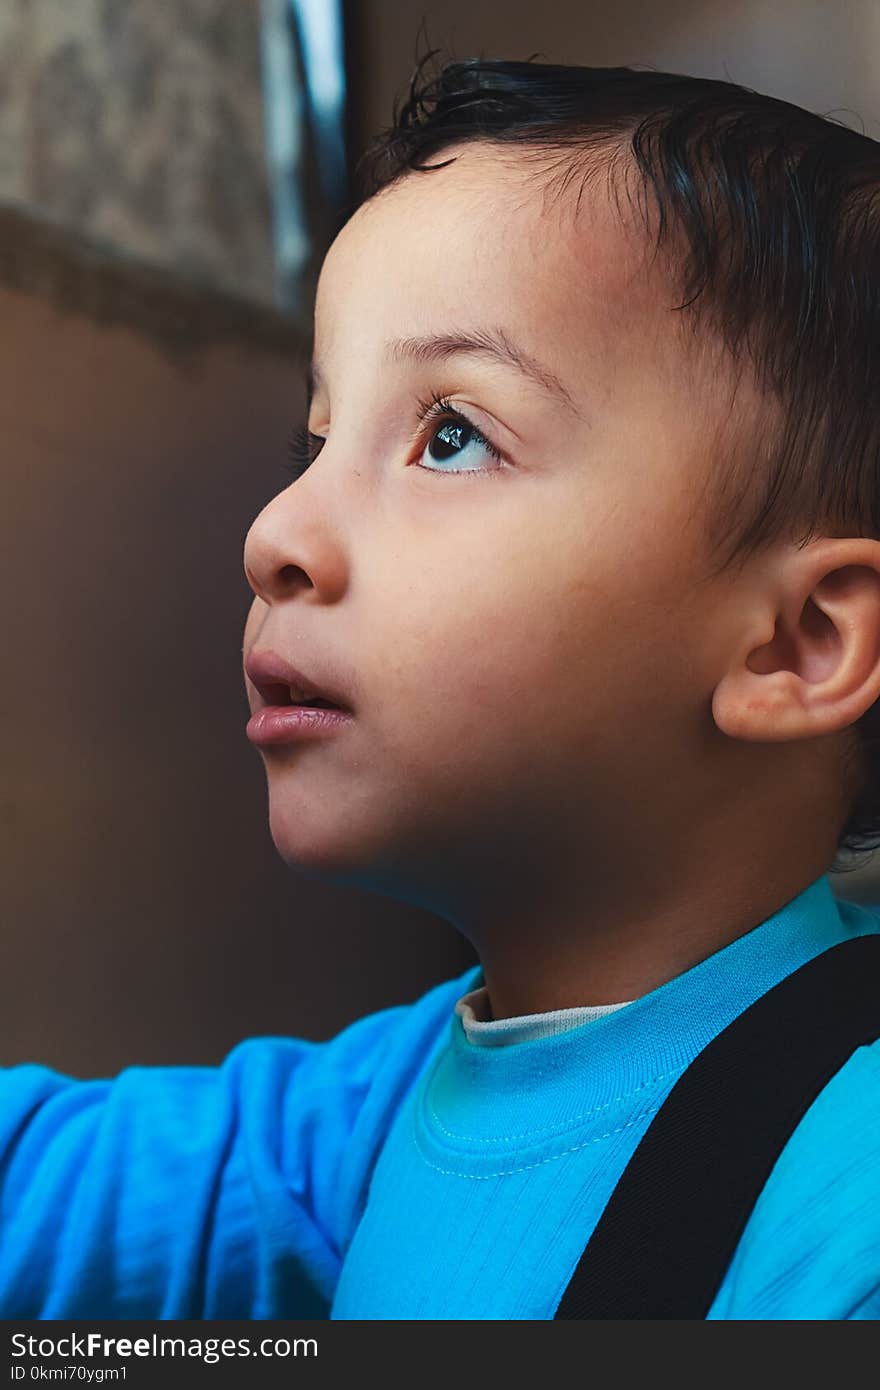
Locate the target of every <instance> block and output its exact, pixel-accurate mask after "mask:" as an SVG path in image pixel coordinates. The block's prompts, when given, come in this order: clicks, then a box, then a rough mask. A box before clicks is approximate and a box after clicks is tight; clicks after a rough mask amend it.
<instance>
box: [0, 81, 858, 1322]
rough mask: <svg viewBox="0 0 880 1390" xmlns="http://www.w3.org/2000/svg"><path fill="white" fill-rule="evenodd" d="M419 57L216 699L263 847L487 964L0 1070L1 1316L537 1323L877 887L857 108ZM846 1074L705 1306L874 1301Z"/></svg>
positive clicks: (852, 1064) (316, 368) (723, 1314)
mask: <svg viewBox="0 0 880 1390" xmlns="http://www.w3.org/2000/svg"><path fill="white" fill-rule="evenodd" d="M428 56H430V55H428ZM423 61H424V60H423ZM420 68H421V65H420V66H419V69H417V75H416V77H414V80H413V85H412V90H411V93H410V100H409V102H408V103H407V104H406V105H405V107H404V109H403V111H402V112H401V113H399V114H398V113H395V122H396V129H395V130H394V131H391V132H386V133H385V134H384V135H383V136H382V137H381V138H380V140H379V141H378V142H377V144H376V146H375V147H374V148H373V149H372V150H371V151H370V152H368V156H367V157H366V159H365V161H364V166H365V168H366V173H367V197H366V199H365V201H364V202H363V203H362V205H361V206H360V207H359V208H358V209H357V211H356V212H355V213H354V215H353V216H352V217H351V218H350V219H349V221H348V222H347V223H346V225H345V226H344V227H343V229H342V231H341V232H340V234H339V235H338V237H337V238H336V241H335V242H334V244H333V246H332V247H331V249H330V251H329V253H328V255H327V258H326V260H325V262H324V266H323V269H322V273H321V279H320V284H319V287H318V292H317V300H316V310H315V354H314V362H313V365H312V369H311V374H310V401H309V411H310V418H309V434H308V437H307V444H308V458H307V460H305V461H304V462H308V461H309V460H311V466H310V467H309V468H308V471H307V472H306V471H305V470H304V469H301V470H300V471H301V472H302V474H303V476H302V477H301V478H300V479H299V481H297V482H296V483H295V484H294V485H292V486H291V487H288V488H287V489H285V490H284V491H283V492H282V493H281V494H280V495H279V496H277V497H276V498H274V499H273V500H272V501H271V502H270V503H269V504H268V506H267V507H266V508H265V509H264V510H263V511H262V512H261V514H260V515H259V516H258V517H257V519H256V520H255V521H254V523H253V525H252V527H251V529H250V532H249V533H248V536H247V540H246V544H245V555H244V561H245V571H246V574H247V578H248V581H249V583H250V584H251V586H252V588H253V590H254V593H255V599H254V603H253V606H252V609H251V612H250V614H249V618H248V622H247V626H246V630H245V636H244V663H245V682H246V690H247V695H248V700H249V704H250V708H251V719H250V722H249V724H248V729H247V731H248V735H249V737H250V738H251V739H252V741H253V743H254V745H255V747H256V748H257V749H258V751H259V755H260V756H261V758H262V759H263V763H264V766H265V771H266V778H267V785H268V795H269V820H270V828H271V833H272V837H273V840H274V842H275V845H276V847H277V848H278V851H279V853H280V854H281V855H282V856H283V858H284V859H285V861H286V862H287V863H289V864H290V865H291V866H293V867H294V868H296V869H297V870H298V871H300V872H302V873H304V874H307V875H308V874H312V875H315V876H319V877H323V878H326V879H328V880H332V881H335V882H341V883H352V884H356V885H359V886H362V887H368V888H372V889H375V890H376V891H377V892H380V893H386V894H389V895H391V896H395V897H400V898H402V899H405V900H407V901H410V902H413V903H416V904H420V905H423V906H425V907H426V908H428V909H430V910H431V911H433V912H436V913H438V914H439V915H441V916H443V917H446V918H447V919H448V920H450V921H451V922H453V923H455V925H456V926H457V927H458V928H459V929H460V930H461V931H463V932H464V933H465V934H466V935H467V936H468V937H469V939H470V940H471V941H472V942H473V944H474V946H475V948H476V950H477V951H478V954H479V958H480V965H479V966H478V967H476V968H473V969H470V970H468V971H466V972H465V973H464V974H463V975H462V976H460V977H459V978H457V979H454V980H450V981H446V982H444V983H443V984H441V985H438V986H437V987H436V988H434V989H432V990H430V991H428V993H427V994H425V995H424V996H423V997H422V998H421V999H419V1000H417V1001H415V1002H414V1003H412V1004H410V1005H402V1006H397V1007H394V1008H390V1009H384V1010H382V1011H381V1012H378V1013H375V1014H372V1015H369V1016H367V1017H365V1018H362V1019H360V1020H358V1021H356V1022H355V1023H353V1024H352V1025H351V1026H350V1027H348V1028H346V1029H345V1030H343V1031H342V1032H341V1033H340V1034H338V1035H337V1036H336V1037H335V1038H333V1039H331V1040H330V1041H328V1042H323V1043H314V1042H309V1041H306V1040H302V1039H289V1038H255V1039H249V1040H246V1041H244V1042H242V1043H241V1044H239V1045H238V1046H237V1047H236V1048H234V1049H233V1051H232V1052H231V1053H230V1054H229V1056H228V1057H227V1058H226V1059H225V1061H224V1063H223V1064H222V1066H221V1067H219V1068H216V1069H213V1068H193V1067H189V1068H183V1067H181V1068H170V1069H169V1068H149V1069H143V1068H127V1069H126V1070H124V1071H123V1072H121V1073H120V1074H119V1076H117V1077H116V1078H114V1079H112V1080H99V1081H74V1080H72V1079H71V1078H69V1077H64V1076H61V1075H59V1074H57V1073H55V1072H53V1071H51V1070H49V1069H47V1068H45V1067H42V1066H36V1065H35V1066H25V1067H17V1068H12V1069H10V1070H8V1071H7V1073H6V1075H5V1080H4V1086H5V1093H4V1097H3V1106H2V1115H3V1117H4V1129H5V1143H4V1148H3V1152H4V1155H5V1158H4V1167H3V1174H4V1178H3V1188H2V1192H3V1212H4V1217H3V1220H4V1242H3V1248H2V1252H0V1253H2V1259H0V1291H2V1312H3V1314H4V1315H5V1316H6V1317H44V1318H59V1317H67V1318H85V1317H98V1316H104V1317H160V1318H170V1317H177V1318H268V1317H335V1318H420V1319H433V1318H478V1319H483V1318H552V1317H553V1316H554V1312H555V1310H556V1308H557V1306H558V1304H559V1300H560V1297H561V1295H562V1293H563V1291H564V1289H565V1288H566V1285H567V1283H568V1281H569V1279H570V1278H571V1275H572V1271H573V1269H574V1267H575V1265H576V1264H577V1261H578V1259H579V1257H580V1254H581V1252H582V1250H583V1248H584V1245H585V1243H586V1242H587V1240H588V1238H589V1236H590V1234H591V1231H592V1230H593V1229H594V1228H595V1226H596V1223H597V1221H598V1220H599V1218H600V1216H601V1214H602V1212H603V1209H604V1208H605V1206H606V1204H607V1202H608V1199H609V1197H610V1194H611V1193H612V1190H613V1189H614V1187H615V1184H616V1183H617V1181H618V1179H619V1178H620V1175H621V1173H622V1172H623V1171H624V1169H625V1168H626V1165H627V1163H628V1162H629V1159H630V1158H631V1156H632V1155H633V1153H634V1152H635V1151H636V1149H637V1146H638V1145H639V1142H640V1140H641V1139H642V1138H643V1136H644V1135H645V1133H646V1131H647V1129H648V1127H649V1125H650V1124H651V1121H652V1119H653V1117H654V1116H655V1115H656V1114H657V1113H658V1112H659V1111H660V1109H661V1107H662V1105H663V1102H664V1100H665V1098H666V1097H667V1096H668V1094H669V1092H670V1090H671V1088H672V1087H673V1085H674V1084H675V1083H676V1081H677V1080H678V1079H679V1078H680V1077H681V1076H682V1075H683V1073H684V1072H685V1070H686V1069H687V1068H688V1066H689V1064H690V1063H691V1062H692V1061H693V1060H694V1058H696V1057H697V1056H698V1054H699V1053H700V1052H701V1050H702V1049H703V1048H704V1047H705V1046H706V1045H707V1044H708V1043H710V1042H711V1040H712V1039H713V1038H714V1037H716V1036H717V1035H718V1033H719V1032H720V1031H721V1030H722V1029H724V1028H725V1027H726V1026H727V1025H728V1024H729V1023H731V1021H732V1020H734V1019H736V1018H737V1016H738V1015H740V1014H741V1013H742V1011H744V1010H745V1009H746V1008H747V1007H748V1006H749V1005H751V1004H752V1003H753V1002H754V1001H755V1000H757V999H759V998H760V997H761V996H762V995H763V994H764V993H765V992H766V991H768V990H769V989H771V988H772V987H773V986H774V985H776V984H777V983H778V982H780V981H782V980H784V979H785V978H786V977H787V976H788V975H789V974H791V972H793V971H794V970H796V969H797V968H798V967H799V966H801V965H803V964H804V963H805V962H807V961H809V960H811V959H813V958H815V957H817V956H818V955H819V954H820V953H822V952H824V951H826V950H827V949H829V948H830V947H832V946H834V945H835V944H837V943H839V942H843V941H846V940H847V939H849V938H851V937H856V936H860V935H867V934H876V933H877V932H878V929H880V919H878V917H877V916H876V915H874V914H873V913H871V912H869V911H867V910H866V909H863V908H858V907H856V906H855V905H853V904H847V903H843V902H836V901H835V899H834V898H833V896H832V893H831V887H830V883H829V880H828V877H827V871H828V870H829V868H830V867H831V866H832V861H833V860H834V858H835V854H836V852H837V851H838V850H840V849H841V848H842V847H844V846H858V845H859V844H864V843H865V842H866V841H867V840H868V839H870V837H871V836H872V835H876V832H877V828H878V824H880V806H878V792H877V778H876V771H877V718H876V716H877V710H878V703H877V702H878V700H880V539H878V536H880V515H878V492H880V489H878V481H880V479H878V435H877V428H878V427H877V416H876V400H877V384H878V381H877V378H878V371H880V368H878V356H877V327H878V324H877V318H878V303H880V299H878V294H877V285H878V271H880V235H878V227H880V210H878V192H877V190H878V187H880V159H878V154H880V150H878V146H877V145H876V144H875V143H874V142H872V141H870V140H868V139H866V138H865V137H863V136H860V135H857V134H855V133H853V132H851V131H848V130H846V129H844V128H843V127H838V126H836V125H834V124H833V123H831V122H826V121H823V120H821V119H820V118H818V117H815V116H811V115H809V114H808V113H806V112H802V111H800V110H798V109H797V108H795V107H792V106H789V105H787V104H786V103H782V102H777V101H774V100H772V99H770V98H767V97H761V96H757V95H755V94H752V93H749V92H746V91H744V90H743V89H741V88H738V87H734V86H732V85H730V84H726V83H719V82H710V81H702V80H698V79H693V78H686V77H677V76H673V75H669V74H663V73H651V72H649V73H638V72H633V71H630V70H627V69H616V70H601V69H584V68H558V67H552V66H543V65H534V64H531V63H506V62H478V61H471V62H464V63H453V64H449V65H447V66H446V67H445V68H444V69H443V70H442V71H441V73H440V74H439V77H438V78H437V79H436V81H435V82H434V83H429V84H427V85H425V86H422V87H421V88H418V87H417V79H418V74H419V73H420ZM429 108H430V109H429ZM428 153H430V154H431V155H432V159H431V161H430V162H431V163H433V164H434V165H435V166H437V167H434V168H432V169H431V170H430V172H420V171H418V170H417V169H416V168H414V167H412V165H413V164H414V163H417V162H419V161H422V162H424V156H425V155H427V154H428ZM315 700H320V701H321V702H322V703H324V704H325V705H327V704H329V705H331V706H333V707H334V708H331V709H323V710H322V709H316V708H309V707H308V705H309V703H313V702H314V701H315ZM829 1004H831V1005H834V1004H835V1001H833V1000H830V1001H829ZM837 1006H838V1007H839V1006H840V1005H839V1002H838V1005H837ZM780 1046H784V1039H780ZM768 1065H770V1066H772V1058H769V1059H768ZM878 1079H880V1043H878V1044H876V1045H875V1046H867V1047H861V1048H859V1049H857V1051H856V1052H855V1053H854V1054H853V1055H852V1056H851V1057H850V1058H849V1060H848V1061H847V1062H846V1064H845V1065H844V1066H843V1067H842V1068H841V1069H840V1071H839V1072H838V1073H837V1074H836V1075H835V1076H834V1077H833V1079H832V1080H831V1082H830V1083H829V1084H828V1085H827V1086H826V1087H825V1088H824V1089H823V1090H822V1092H821V1094H820V1096H819V1097H818V1099H817V1100H816V1101H815V1103H814V1104H813V1105H811V1106H810V1108H809V1110H808V1111H807V1113H806V1114H805V1116H804V1117H803V1119H802V1121H801V1122H800V1123H799V1124H798V1125H797V1127H796V1128H795V1130H794V1132H793V1134H792V1135H791V1138H790V1139H789V1141H788V1142H787V1144H786V1146H785V1148H784V1150H783V1152H782V1154H781V1155H780V1158H779V1161H778V1163H777V1164H776V1166H775V1167H774V1170H773V1172H772V1174H771V1176H770V1178H769V1181H768V1182H767V1184H766V1186H765V1188H764V1190H763V1191H762V1192H761V1195H760V1198H759V1200H758V1202H757V1204H756V1205H755V1208H754V1211H753V1212H752V1215H751V1217H750V1219H749V1222H748V1224H747V1226H746V1229H745V1231H744V1233H743V1236H742V1239H741V1240H740V1242H739V1244H738V1245H737V1248H736V1252H735V1254H734V1257H733V1259H732V1261H731V1263H730V1266H729V1268H728V1270H727V1272H726V1274H725V1277H724V1279H723V1281H722V1283H721V1285H720V1287H719V1288H718V1290H717V1292H716V1295H715V1297H714V1300H713V1302H712V1305H711V1308H710V1309H709V1312H708V1316H709V1317H710V1318H723V1319H752V1318H785V1319H788V1318H832V1319H843V1318H873V1317H875V1316H877V1314H878V1312H880V1258H878V1256H877V1250H878V1249H880V1209H878V1206H880V1204H878V1203H877V1201H876V1179H875V1177H874V1173H875V1171H876V1164H877V1161H878V1159H880V1105H878V1100H877V1094H878V1088H877V1081H878Z"/></svg>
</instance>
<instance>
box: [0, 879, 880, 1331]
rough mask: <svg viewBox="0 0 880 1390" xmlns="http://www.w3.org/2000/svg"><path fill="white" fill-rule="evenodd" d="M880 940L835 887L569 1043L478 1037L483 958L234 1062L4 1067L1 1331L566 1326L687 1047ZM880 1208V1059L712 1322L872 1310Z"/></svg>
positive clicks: (878, 1050) (793, 1150)
mask: <svg viewBox="0 0 880 1390" xmlns="http://www.w3.org/2000/svg"><path fill="white" fill-rule="evenodd" d="M877 931H880V915H878V914H877V913H876V912H874V911H872V910H868V909H867V908H864V907H859V906H856V905H855V904H852V903H846V902H843V901H838V900H836V899H835V898H834V896H833V894H832V890H831V885H830V882H829V879H828V877H827V875H822V876H821V877H820V878H818V879H816V880H815V881H814V882H813V883H812V884H810V885H809V886H808V887H807V888H806V889H805V890H804V891H803V892H802V893H800V894H799V895H798V896H797V897H795V898H794V899H792V900H791V901H790V902H789V903H787V904H785V905H784V906H783V907H782V908H781V909H780V910H779V911H778V912H776V913H774V915H773V916H772V917H769V918H768V919H767V920H766V921H765V922H763V923H761V924H760V925H759V926H757V927H755V928H754V929H753V930H752V931H750V932H748V933H747V934H746V935H744V936H742V937H740V938H739V939H738V940H736V941H734V942H732V943H730V944H729V945H727V946H725V947H724V948H723V949H721V950H719V951H717V952H715V953H714V954H713V955H711V956H709V957H707V958H706V959H705V960H703V961H701V962H700V963H699V964H697V965H695V966H693V967H692V968H691V969H689V970H686V971H684V972H683V973H682V974H680V975H678V976H676V977H675V978H674V979H672V980H669V981H667V983H666V984H664V985H661V986H659V987H658V988H657V989H654V990H652V991H651V992H650V993H648V994H646V995H644V996H643V997H642V998H640V999H636V1000H634V1001H633V1002H631V1003H628V1004H625V1005H623V1006H622V1007H620V1008H617V1009H615V1010H613V1011H610V1012H608V1013H606V1014H604V1015H602V1016H599V1017H594V1018H592V1019H591V1020H590V1021H588V1022H586V1023H583V1024H582V1025H581V1026H575V1027H573V1028H569V1029H567V1031H563V1032H552V1033H549V1034H541V1035H538V1036H530V1037H526V1038H524V1039H523V1040H520V1041H515V1042H510V1043H505V1044H503V1045H499V1046H480V1045H476V1044H475V1043H474V1042H473V1041H471V1040H470V1039H469V1037H468V1034H467V1032H466V1030H465V1028H464V1026H463V1023H462V1017H461V1013H460V1012H458V1013H457V1012H456V1009H455V1005H456V1003H457V1002H458V1001H459V1000H460V999H461V998H462V997H463V996H464V995H465V994H467V993H469V992H471V991H473V990H474V989H475V988H478V987H479V986H480V985H481V983H482V978H483V977H482V971H481V969H480V967H479V966H476V967H472V968H471V969H469V970H467V971H466V972H464V974H462V975H460V976H458V977H457V978H455V979H452V980H447V981H445V982H444V983H443V984H440V985H438V986H436V987H435V988H434V989H431V990H429V991H428V992H427V993H426V994H424V995H423V996H422V997H421V998H420V999H418V1000H416V1001H415V1002H414V1003H411V1004H403V1005H398V1006H395V1007H392V1008H388V1009H382V1010H380V1011H379V1012H377V1013H373V1014H369V1015H368V1016H366V1017H364V1018H361V1019H359V1020H357V1021H356V1022H355V1023H353V1024H351V1025H350V1026H349V1027H347V1028H345V1029H343V1030H342V1032H340V1033H338V1034H337V1035H336V1036H335V1037H333V1038H331V1039H329V1040H328V1041H326V1042H313V1041H309V1040H306V1039H299V1038H284V1037H257V1038H250V1039H248V1040H246V1041H244V1042H242V1043H239V1044H238V1046H237V1047H235V1048H233V1049H232V1051H231V1052H230V1053H229V1054H228V1055H227V1057H226V1058H225V1059H224V1061H223V1063H222V1064H221V1065H220V1066H218V1067H185V1066H181V1067H127V1068H125V1069H124V1070H123V1071H121V1072H120V1073H119V1074H118V1075H117V1076H115V1077H112V1078H108V1079H100V1080H77V1079H75V1078H72V1077H69V1076H65V1075H62V1074H61V1073H59V1072H57V1071H54V1070H52V1069H50V1068H48V1067H45V1066H42V1065H37V1064H25V1065H21V1066H16V1067H10V1068H7V1069H5V1070H0V1316H2V1317H4V1318H7V1319H8V1318H255V1319H259V1318H329V1317H332V1318H355V1319H360V1318H369V1319H383V1318H417V1319H439V1318H446V1319H448V1318H455V1319H459V1318H467V1319H483V1318H501V1319H509V1318H529V1319H543V1318H552V1317H553V1315H554V1312H555V1310H556V1307H557V1305H558V1303H559V1300H560V1298H561V1297H562V1294H563V1292H564V1290H565V1287H566V1285H567V1284H568V1281H569V1279H570V1278H571V1275H572V1272H573V1270H574V1268H575V1266H576V1264H577V1262H578V1260H579V1258H580V1255H581V1252H582V1250H583V1248H584V1245H585V1243H586V1241H587V1239H588V1237H589V1236H590V1234H591V1232H592V1230H593V1228H594V1227H595V1225H596V1222H597V1221H598V1219H599V1217H600V1216H601V1214H602V1210H603V1208H604V1206H605V1204H606V1202H607V1201H608V1198H609V1196H610V1194H611V1192H612V1190H613V1188H614V1186H615V1184H616V1182H617V1180H618V1178H619V1176H620V1174H621V1172H622V1171H623V1168H624V1167H625V1165H626V1163H627V1162H628V1160H629V1158H630V1156H631V1155H632V1153H633V1151H634V1150H635V1147H636V1145H637V1144H638V1142H639V1140H640V1139H641V1137H642V1135H643V1134H644V1132H645V1130H646V1128H647V1126H648V1124H649V1123H650V1120H651V1117H652V1116H653V1115H654V1114H655V1113H656V1111H657V1110H658V1108H659V1107H660V1105H661V1104H662V1103H663V1100H664V1098H665V1097H666V1095H667V1094H668V1092H669V1090H670V1089H671V1087H672V1086H673V1085H674V1083H675V1081H676V1080H677V1079H678V1077H679V1076H680V1075H681V1073H682V1072H683V1070H684V1069H685V1067H686V1066H687V1065H688V1063H689V1062H690V1061H691V1060H692V1059H693V1057H694V1056H695V1055H696V1054H697V1053H698V1052H699V1051H700V1050H701V1049H702V1048H703V1047H704V1046H705V1044H706V1043H708V1042H709V1041H710V1040H711V1039H712V1038H713V1037H714V1036H715V1034H716V1033H718V1032H719V1031H720V1030H721V1029H722V1028H723V1027H725V1026H726V1025H727V1024H728V1023H729V1022H730V1021H731V1020H732V1019H733V1018H735V1017H736V1016H737V1015H738V1014H739V1013H740V1012H741V1011H742V1010H743V1009H744V1008H746V1007H747V1006H748V1004H750V1003H751V1002H752V1001H753V1000H754V999H756V998H758V997H759V996H760V995H762V994H763V993H765V992H766V990H768V989H769V988H771V987H772V986H773V985H774V984H776V983H777V982H778V981H779V980H781V979H783V978H784V977H785V976H786V975H788V974H789V973H790V972H791V971H792V970H794V969H795V968H796V967H797V966H799V965H801V964H803V963H804V962H805V961H807V960H810V959H812V958H813V957H814V956H816V955H817V954H818V953H819V952H821V951H824V950H826V949H827V948H828V947H830V946H832V945H835V944H836V943H837V942H839V941H843V940H846V939H847V938H849V937H852V936H860V935H864V934H865V933H875V932H877ZM779 1044H780V1047H784V1046H785V1039H784V1037H781V1038H780V1040H779ZM878 1197H880V1042H877V1043H874V1044H872V1045H870V1046H865V1047H860V1048H858V1049H857V1050H856V1051H855V1052H854V1053H853V1055H852V1056H851V1057H850V1058H849V1059H848V1061H847V1062H846V1063H845V1064H844V1065H843V1066H842V1067H841V1068H840V1070H839V1071H838V1072H837V1073H836V1075H835V1076H834V1077H833V1078H832V1080H831V1081H830V1082H829V1083H828V1085H827V1086H826V1087H825V1088H824V1090H823V1091H822V1092H821V1094H820V1095H819V1096H818V1097H817V1099H816V1100H815V1101H814V1102H813V1104H812V1105H811V1106H810V1108H809V1110H808V1111H807V1112H806V1114H805V1115H804V1116H803V1118H802V1119H801V1121H800V1123H799V1124H798V1126H797V1128H796V1129H795V1131H794V1132H793V1134H792V1136H791V1138H790V1139H789V1141H788V1143H787V1144H786V1146H785V1148H784V1150H783V1151H782V1153H781V1155H780V1157H779V1159H778V1161H777V1163H776V1165H775V1166H774V1168H773V1171H772V1172H771V1174H770V1177H769V1179H768V1181H767V1183H766V1185H765V1187H764V1189H763V1191H762V1193H761V1195H760V1197H759V1199H758V1201H757V1204H756V1206H755V1208H754V1210H753V1212H752V1214H751V1216H750V1218H749V1221H748V1223H747V1225H746V1228H745V1230H744V1232H743V1235H742V1237H741V1239H740V1241H739V1244H738V1246H737V1249H736V1252H735V1254H734V1257H733V1259H732V1261H731V1264H730V1266H729V1268H728V1269H727V1272H726V1274H725V1277H724V1279H723V1282H722V1284H721V1286H720V1288H719V1290H718V1292H717V1295H716V1297H715V1299H714V1302H713V1304H712V1307H711V1309H710V1311H709V1317H710V1318H713V1319H714V1318H723V1319H801V1318H803V1319H844V1318H859V1319H860V1318H876V1317H878V1316H880V1200H878Z"/></svg>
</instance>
